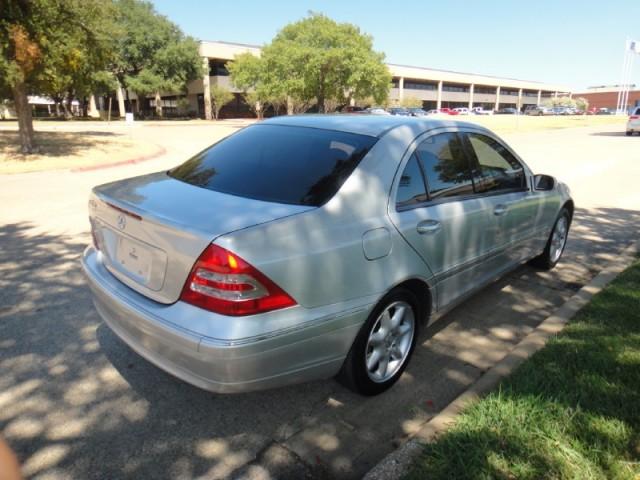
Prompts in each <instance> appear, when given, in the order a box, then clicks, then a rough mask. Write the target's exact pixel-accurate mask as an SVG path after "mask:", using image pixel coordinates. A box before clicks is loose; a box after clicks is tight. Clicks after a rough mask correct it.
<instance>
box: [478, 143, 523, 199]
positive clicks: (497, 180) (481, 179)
mask: <svg viewBox="0 0 640 480" xmlns="http://www.w3.org/2000/svg"><path fill="white" fill-rule="evenodd" d="M466 135H467V138H468V139H469V143H470V144H471V148H472V149H473V152H474V154H475V156H476V159H477V168H478V171H477V172H476V174H475V175H474V181H475V188H476V192H478V193H483V192H493V191H500V190H521V189H523V188H524V187H525V174H524V168H522V165H521V164H520V162H518V160H516V158H515V157H514V156H513V155H512V154H511V152H509V150H507V149H506V147H505V146H504V145H502V144H501V143H499V142H498V141H496V140H494V139H493V138H490V137H487V136H485V135H480V134H478V133H468V134H466Z"/></svg>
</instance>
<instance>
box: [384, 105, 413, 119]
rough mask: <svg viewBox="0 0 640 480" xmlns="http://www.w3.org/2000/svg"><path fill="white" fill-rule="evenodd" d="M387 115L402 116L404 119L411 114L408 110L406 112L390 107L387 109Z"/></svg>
mask: <svg viewBox="0 0 640 480" xmlns="http://www.w3.org/2000/svg"><path fill="white" fill-rule="evenodd" d="M389 113H390V114H391V115H402V116H405V117H409V116H411V113H410V112H409V110H407V109H406V108H404V107H391V108H390V109H389Z"/></svg>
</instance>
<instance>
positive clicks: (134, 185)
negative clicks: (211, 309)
mask: <svg viewBox="0 0 640 480" xmlns="http://www.w3.org/2000/svg"><path fill="white" fill-rule="evenodd" d="M312 208H314V207H309V206H298V205H285V204H279V203H272V202H264V201H260V200H253V199H248V198H243V197H239V196H234V195H229V194H225V193H221V192H216V191H212V190H207V189H203V188H199V187H196V186H193V185H190V184H188V183H185V182H182V181H180V180H176V179H174V178H171V177H170V176H168V175H167V174H166V173H165V172H161V173H154V174H150V175H144V176H141V177H135V178H131V179H127V180H121V181H118V182H114V183H109V184H105V185H101V186H99V187H96V188H94V189H93V192H92V195H91V199H90V201H89V209H90V220H91V225H92V231H93V234H94V237H95V239H96V241H97V243H98V246H99V248H100V251H101V252H102V259H103V263H104V265H105V267H106V268H107V269H108V270H109V271H110V272H111V273H112V274H113V275H114V276H115V277H116V278H118V279H119V280H120V281H122V282H123V283H124V284H126V285H127V286H129V287H130V288H132V289H134V290H135V291H137V292H139V293H141V294H143V295H145V296H147V297H149V298H151V299H153V300H156V301H158V302H161V303H167V304H168V303H173V302H175V301H177V300H178V299H179V297H180V292H181V291H182V287H183V286H184V282H185V281H186V279H187V276H188V274H189V271H190V270H191V267H192V266H193V264H194V262H195V261H196V259H197V258H198V256H199V255H200V254H201V253H202V251H203V250H204V249H205V248H206V247H207V245H208V244H209V243H211V242H212V241H213V240H214V239H215V238H216V237H218V236H220V235H223V234H225V233H230V232H233V231H236V230H240V229H243V228H247V227H251V226H254V225H258V224H261V223H266V222H270V221H273V220H276V219H278V218H282V217H287V216H290V215H294V214H297V213H301V212H303V211H306V210H310V209H312Z"/></svg>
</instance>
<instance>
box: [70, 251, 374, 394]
mask: <svg viewBox="0 0 640 480" xmlns="http://www.w3.org/2000/svg"><path fill="white" fill-rule="evenodd" d="M100 255H101V254H100V253H98V252H96V251H95V250H94V249H93V248H92V247H89V248H87V249H86V251H85V253H84V256H83V259H82V266H83V269H84V272H85V274H86V277H87V280H88V284H89V286H90V288H91V291H92V293H93V300H94V304H95V306H96V310H97V311H98V313H99V314H100V316H101V317H102V319H103V320H104V321H105V323H106V324H107V325H108V326H109V327H110V328H111V330H112V331H113V332H114V333H115V334H116V335H117V336H118V337H120V338H121V339H122V340H123V341H124V342H125V343H126V344H128V345H129V346H130V347H131V348H132V349H133V350H135V351H136V352H137V353H138V354H140V355H141V356H142V357H144V358H145V359H147V360H148V361H149V362H151V363H153V364H154V365H156V366H158V367H159V368H161V369H163V370H165V371H166V372H168V373H170V374H172V375H174V376H176V377H178V378H180V379H181V380H183V381H185V382H187V383H190V384H192V385H195V386H197V387H200V388H203V389H205V390H210V391H213V392H218V393H232V392H245V391H251V390H261V389H267V388H274V387H279V386H283V385H287V384H291V383H298V382H303V381H308V380H313V379H319V378H329V377H331V376H333V375H335V374H336V373H337V372H338V371H339V369H340V367H341V365H342V363H343V361H344V358H345V357H346V355H347V353H348V351H349V349H350V348H351V344H352V343H353V340H354V339H355V336H356V335H357V333H358V330H359V329H360V326H361V325H362V323H363V322H364V321H365V319H366V317H367V315H368V312H369V309H370V308H371V306H372V305H361V306H358V307H355V308H354V307H353V306H352V305H350V306H349V307H350V308H349V309H347V310H346V311H341V312H336V313H335V314H333V315H329V316H327V312H326V310H323V311H322V312H318V314H319V315H318V318H317V319H316V321H314V320H313V319H312V320H309V319H308V311H306V309H303V310H305V315H304V317H305V321H304V322H302V323H301V324H300V326H299V327H298V328H287V329H283V330H281V331H274V332H268V333H265V334H263V335H260V336H256V337H253V338H236V339H233V338H229V337H225V339H224V340H221V339H217V338H211V337H208V336H205V335H201V334H199V333H198V332H193V331H190V330H188V329H186V328H183V327H181V326H178V325H176V324H175V323H174V321H173V320H174V318H173V317H174V315H175V314H176V313H179V312H180V309H179V308H177V307H179V306H180V304H181V303H182V302H177V303H176V304H173V305H162V304H158V303H157V302H153V301H151V300H149V299H147V298H146V297H143V296H142V295H140V294H138V293H136V292H134V291H133V290H131V289H130V288H128V287H126V286H125V285H123V284H122V283H120V282H119V281H118V280H117V279H115V277H113V276H112V275H111V274H110V273H109V272H108V271H107V270H106V268H105V267H104V266H103V265H102V262H101V260H100ZM181 308H183V309H184V308H185V307H184V304H182V307H181ZM188 308H197V307H191V306H188ZM294 308H300V309H302V307H294ZM202 315H204V316H208V315H209V313H208V312H206V311H204V310H202ZM216 317H217V318H216V320H217V321H220V320H222V321H224V322H226V324H228V329H229V331H233V329H234V320H236V319H234V318H228V317H220V316H216Z"/></svg>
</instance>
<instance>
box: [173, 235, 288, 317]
mask: <svg viewBox="0 0 640 480" xmlns="http://www.w3.org/2000/svg"><path fill="white" fill-rule="evenodd" d="M180 299H181V300H182V301H184V302H187V303H190V304H192V305H195V306H197V307H200V308H204V309H205V310H211V311H212V312H216V313H220V314H222V315H233V316H239V315H255V314H256V313H263V312H268V311H271V310H277V309H279V308H285V307H291V306H293V305H296V302H295V300H294V299H293V298H291V297H290V296H289V295H288V294H287V293H286V292H285V291H284V290H282V289H281V288H280V287H278V286H277V285H276V284H275V283H273V282H272V281H271V280H269V279H268V278H267V277H266V276H264V275H263V274H262V273H260V272H259V271H258V270H256V269H255V268H254V267H252V266H251V265H249V264H248V263H247V262H245V261H244V260H243V259H241V258H240V257H238V256H237V255H235V254H233V253H231V252H229V251H228V250H225V249H224V248H222V247H219V246H217V245H209V246H208V247H207V249H206V250H205V251H204V252H202V255H200V258H198V260H197V261H196V263H195V265H194V266H193V268H192V269H191V273H189V278H187V282H186V283H185V285H184V288H183V289H182V295H181V297H180Z"/></svg>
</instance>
